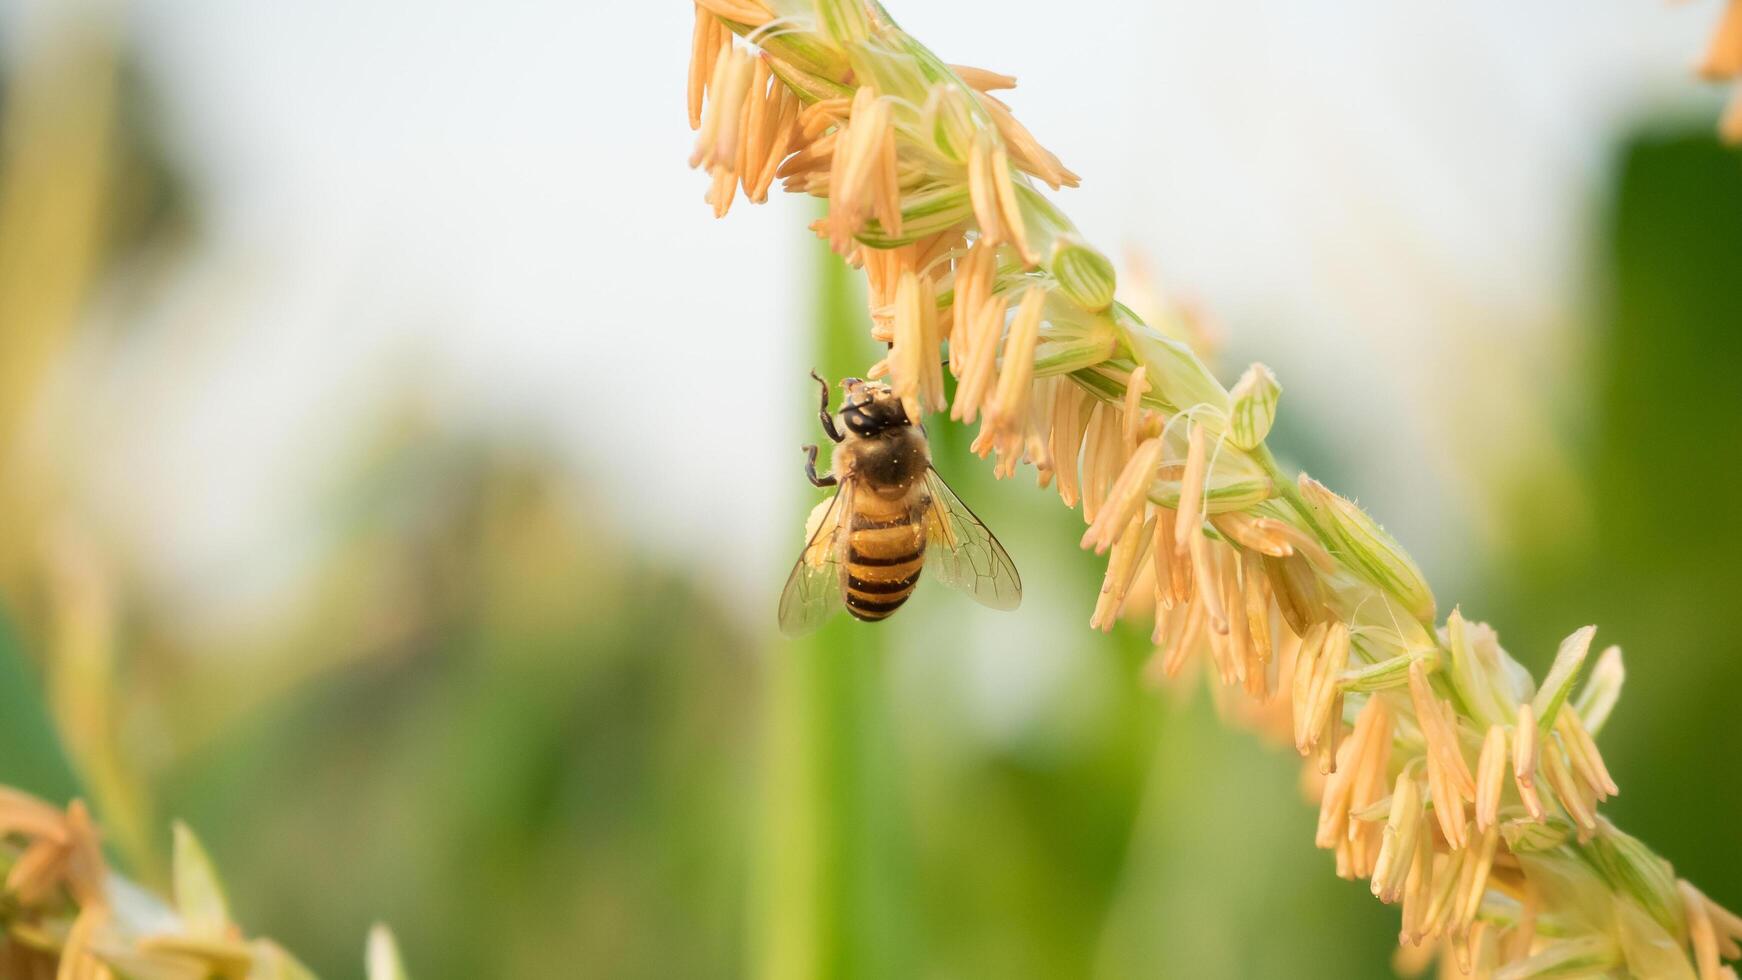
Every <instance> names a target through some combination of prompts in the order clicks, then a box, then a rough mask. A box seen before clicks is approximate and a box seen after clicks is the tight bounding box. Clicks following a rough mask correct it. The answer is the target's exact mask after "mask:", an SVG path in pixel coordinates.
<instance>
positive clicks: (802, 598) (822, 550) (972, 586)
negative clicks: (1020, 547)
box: [780, 371, 1022, 636]
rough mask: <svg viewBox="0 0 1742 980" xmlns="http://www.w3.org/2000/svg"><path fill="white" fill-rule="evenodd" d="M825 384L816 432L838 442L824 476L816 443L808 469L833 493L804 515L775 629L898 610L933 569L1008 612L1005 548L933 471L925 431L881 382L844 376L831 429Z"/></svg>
mask: <svg viewBox="0 0 1742 980" xmlns="http://www.w3.org/2000/svg"><path fill="white" fill-rule="evenodd" d="M811 377H812V378H816V381H817V383H818V384H819V385H821V386H822V389H823V393H822V411H821V418H822V422H823V431H824V432H825V433H827V434H828V437H829V438H830V439H832V440H833V441H834V442H835V443H837V445H836V446H835V451H834V457H833V460H832V463H831V470H832V472H830V473H829V474H827V475H824V476H818V475H817V447H816V446H814V445H811V446H805V447H804V452H805V455H806V462H805V475H806V476H808V477H810V481H811V483H812V484H814V485H816V486H819V487H837V488H838V489H837V490H836V491H835V495H834V496H833V497H831V498H829V499H828V500H826V501H824V502H823V503H821V504H819V505H818V506H817V508H816V510H815V511H813V512H812V514H811V521H810V522H809V524H810V526H809V527H808V528H807V543H806V544H805V548H804V551H803V552H802V553H800V555H799V558H798V563H797V564H795V565H794V566H793V569H792V575H791V576H789V577H788V578H787V581H786V590H785V591H784V592H783V593H782V594H781V597H780V629H781V631H782V632H784V633H786V634H788V635H790V636H797V635H799V634H801V633H808V632H810V631H811V630H813V629H816V628H817V627H818V626H820V625H822V623H823V621H824V620H825V619H827V618H828V617H829V616H830V614H832V613H834V612H835V611H836V610H837V609H839V608H841V607H842V606H843V605H844V606H845V607H846V609H847V612H849V613H851V614H852V615H853V616H854V617H855V618H858V619H861V620H864V621H866V622H876V621H878V620H883V619H888V618H889V617H890V616H891V615H894V613H895V611H896V610H897V609H899V608H901V605H902V603H904V602H906V601H907V597H908V596H910V595H912V594H913V590H914V586H916V585H917V584H918V583H919V573H920V572H921V571H922V570H923V569H925V568H927V567H930V568H931V569H933V577H934V578H937V579H940V580H941V581H942V582H943V583H944V584H945V585H948V586H951V587H952V588H956V589H959V590H961V591H963V592H966V593H967V594H968V595H969V596H972V597H973V598H974V599H975V600H977V601H979V602H980V603H982V604H984V605H987V606H990V607H992V608H993V609H1015V608H1016V606H1017V604H1018V603H1020V602H1021V601H1022V579H1021V577H1020V576H1018V575H1017V573H1016V565H1015V564H1014V563H1012V562H1011V560H1010V555H1009V554H1008V553H1007V552H1005V550H1004V546H1003V545H1001V544H999V543H998V539H997V538H995V537H993V536H992V532H991V531H988V530H986V525H985V524H982V523H981V522H980V519H979V518H978V517H975V516H974V512H973V511H971V510H969V509H968V506H967V505H966V504H964V503H962V500H961V498H960V497H957V496H956V494H955V492H954V491H952V490H951V489H950V488H949V486H948V485H946V484H945V483H944V481H943V478H942V477H940V476H938V472H937V470H934V469H932V465H931V447H930V446H929V445H928V444H927V442H926V437H925V429H923V428H922V427H921V426H919V425H918V424H916V423H915V422H914V420H912V419H910V418H908V417H907V412H906V410H905V409H904V408H902V405H901V399H899V398H897V397H896V396H895V393H894V392H892V391H891V390H890V388H889V386H888V385H886V384H881V383H878V382H874V381H861V380H859V379H858V378H847V379H846V380H844V381H842V382H841V387H842V388H843V389H844V390H845V392H846V396H845V398H844V400H843V403H842V407H841V412H840V420H841V422H842V423H844V424H845V426H846V432H844V433H843V432H841V431H840V430H839V429H837V428H836V427H835V417H834V416H833V415H830V414H829V383H828V382H827V381H824V380H823V379H822V378H820V377H818V376H817V374H816V372H814V371H813V372H811Z"/></svg>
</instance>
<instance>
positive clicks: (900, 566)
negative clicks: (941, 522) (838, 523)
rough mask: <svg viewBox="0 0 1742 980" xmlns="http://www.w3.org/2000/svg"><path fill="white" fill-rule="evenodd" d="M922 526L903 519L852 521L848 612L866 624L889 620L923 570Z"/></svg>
mask: <svg viewBox="0 0 1742 980" xmlns="http://www.w3.org/2000/svg"><path fill="white" fill-rule="evenodd" d="M923 530H924V529H923V527H922V526H920V525H918V524H915V523H913V522H912V521H910V520H908V519H905V518H891V519H885V520H873V519H869V518H866V517H863V516H859V517H856V518H855V519H854V521H853V530H852V534H851V535H850V536H849V537H848V539H847V545H848V547H847V581H846V583H845V584H846V588H845V589H844V590H843V593H844V597H845V599H846V604H847V611H848V612H849V613H852V614H853V616H854V617H856V618H858V619H863V620H866V621H868V622H875V621H877V620H880V619H888V618H889V617H890V616H891V615H893V614H894V612H895V610H897V609H899V608H901V604H902V603H904V602H906V601H907V597H908V596H910V595H912V594H913V589H914V586H915V585H917V584H918V583H919V573H920V570H921V569H922V568H924V567H925V536H924V533H923Z"/></svg>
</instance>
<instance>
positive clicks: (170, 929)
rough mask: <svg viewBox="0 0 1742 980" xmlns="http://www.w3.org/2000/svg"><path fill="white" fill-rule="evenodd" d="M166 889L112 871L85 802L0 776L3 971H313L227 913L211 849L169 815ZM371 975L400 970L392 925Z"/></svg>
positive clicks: (253, 979)
mask: <svg viewBox="0 0 1742 980" xmlns="http://www.w3.org/2000/svg"><path fill="white" fill-rule="evenodd" d="M172 870H173V879H174V891H173V898H171V899H169V900H165V899H164V898H161V897H159V896H157V895H155V894H152V893H151V892H149V891H147V890H145V889H143V888H141V887H139V886H138V885H136V884H134V883H133V882H131V881H128V880H127V879H126V878H123V877H121V876H120V875H118V874H116V873H115V872H113V871H111V870H110V869H109V867H108V865H107V863H106V862H105V860H104V858H103V851H102V846H101V843H100V840H99V836H98V831H97V828H96V826H95V825H94V824H93V823H92V821H91V816H90V813H89V811H88V810H86V808H85V805H84V804H83V803H82V802H79V801H78V800H74V801H73V802H72V804H71V805H69V806H68V807H67V808H66V809H65V810H64V811H63V810H61V809H59V808H57V807H54V806H51V805H49V804H48V803H45V802H43V801H42V800H39V799H37V798H36V797H34V796H31V795H29V794H26V793H22V792H19V791H18V790H15V789H11V788H8V787H0V873H3V875H4V882H5V884H4V886H3V887H0V976H5V977H15V978H19V980H24V978H34V977H48V976H53V977H56V978H59V980H212V978H219V977H221V978H226V980H314V974H312V973H310V972H309V970H308V969H307V968H306V967H304V966H303V965H302V964H301V963H299V962H298V961H297V960H296V958H295V957H294V956H292V955H290V954H289V953H287V952H286V951H285V950H284V949H283V947H281V946H279V945H278V944H277V943H275V942H273V941H272V940H270V939H247V938H245V936H244V935H243V933H242V930H241V928H240V927H239V926H237V925H236V924H235V922H234V921H233V920H232V919H231V916H230V906H229V902H228V900H227V899H226V898H225V897H224V889H223V887H222V886H221V885H220V884H219V881H218V875H217V871H216V870H215V869H214V868H213V866H212V861H211V858H210V857H209V856H208V855H207V854H206V850H205V848H204V847H203V846H201V844H200V842H199V840H198V839H197V838H196V837H195V836H194V834H193V831H191V830H189V829H188V828H187V827H186V826H184V825H182V824H177V825H176V827H175V859H174V862H173V864H172ZM366 965H367V970H368V973H367V975H368V978H369V980H405V976H406V974H405V968H404V966H403V965H402V964H401V962H400V957H399V951H398V948H397V946H396V945H395V943H394V940H393V935H392V933H391V932H389V931H388V930H387V928H386V927H385V926H376V927H375V929H374V931H373V932H372V933H371V934H370V937H369V945H368V951H367V956H366Z"/></svg>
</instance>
